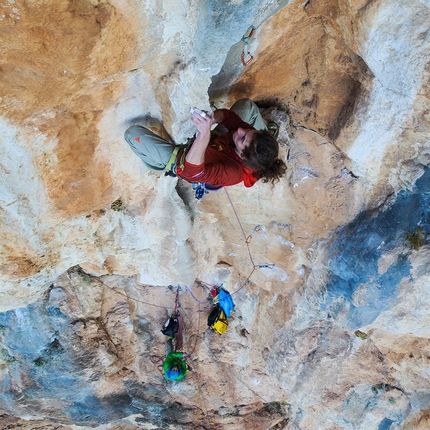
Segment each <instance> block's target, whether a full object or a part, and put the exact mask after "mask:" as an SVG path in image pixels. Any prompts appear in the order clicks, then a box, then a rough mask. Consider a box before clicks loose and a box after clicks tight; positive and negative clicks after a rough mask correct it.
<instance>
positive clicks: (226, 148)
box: [176, 109, 258, 187]
mask: <svg viewBox="0 0 430 430" xmlns="http://www.w3.org/2000/svg"><path fill="white" fill-rule="evenodd" d="M221 110H222V111H223V115H224V118H223V120H222V122H221V124H222V125H223V126H224V127H225V128H227V130H228V132H227V133H224V134H222V135H221V136H213V135H212V136H211V140H210V142H209V145H208V147H207V149H206V153H205V162H204V163H203V164H198V165H197V164H191V163H188V162H187V161H184V163H183V164H184V168H183V169H181V167H180V160H181V158H183V157H181V155H182V153H183V151H181V152H180V153H179V155H178V158H177V159H178V164H177V166H176V168H177V174H178V176H179V177H181V178H182V179H185V180H186V181H188V182H203V183H205V184H211V185H215V186H227V185H236V184H239V183H240V182H242V181H243V184H244V185H245V187H252V186H253V185H254V184H255V183H256V182H257V181H258V176H257V172H255V171H253V170H252V169H250V168H249V167H247V166H245V165H244V164H243V162H242V160H241V159H240V158H239V156H238V155H237V154H236V152H235V145H234V141H233V133H234V132H235V131H236V130H237V129H238V128H239V127H240V128H244V129H246V130H254V127H252V126H251V125H249V124H248V123H246V122H244V121H242V119H241V118H240V117H239V116H238V115H237V114H236V113H234V112H233V111H230V110H228V109H221Z"/></svg>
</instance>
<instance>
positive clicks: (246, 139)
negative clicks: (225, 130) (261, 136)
mask: <svg viewBox="0 0 430 430" xmlns="http://www.w3.org/2000/svg"><path fill="white" fill-rule="evenodd" d="M255 133H257V130H246V129H243V128H240V127H239V128H238V129H237V130H236V131H235V132H234V133H233V142H234V146H235V147H236V148H235V151H236V154H237V155H238V156H239V157H240V158H242V152H243V150H244V149H245V148H247V147H248V146H249V144H250V143H251V142H252V139H253V137H254V134H255Z"/></svg>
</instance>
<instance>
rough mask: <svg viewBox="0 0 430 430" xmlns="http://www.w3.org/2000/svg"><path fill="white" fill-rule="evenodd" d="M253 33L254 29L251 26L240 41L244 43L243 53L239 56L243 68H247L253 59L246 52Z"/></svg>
mask: <svg viewBox="0 0 430 430" xmlns="http://www.w3.org/2000/svg"><path fill="white" fill-rule="evenodd" d="M254 32H255V27H254V26H253V25H251V26H250V27H249V28H248V30H247V31H246V33H245V34H244V35H243V36H242V39H241V40H242V42H243V43H244V46H243V52H242V55H241V59H242V64H243V65H244V66H247V65H248V64H249V63H250V62H251V61H252V60H253V59H254V57H253V56H252V55H251V53H250V52H249V50H248V43H249V39H250V38H251V37H252V36H253V35H254Z"/></svg>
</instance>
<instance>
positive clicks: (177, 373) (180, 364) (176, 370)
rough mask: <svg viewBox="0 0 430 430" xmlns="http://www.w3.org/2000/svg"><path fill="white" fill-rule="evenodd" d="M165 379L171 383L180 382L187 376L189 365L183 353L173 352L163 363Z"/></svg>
mask: <svg viewBox="0 0 430 430" xmlns="http://www.w3.org/2000/svg"><path fill="white" fill-rule="evenodd" d="M163 373H164V377H165V378H166V379H167V380H169V381H179V380H180V379H182V378H183V377H184V376H185V375H186V374H187V363H186V361H185V360H184V353H183V352H171V353H170V354H169V355H168V356H167V357H166V360H165V361H164V363H163Z"/></svg>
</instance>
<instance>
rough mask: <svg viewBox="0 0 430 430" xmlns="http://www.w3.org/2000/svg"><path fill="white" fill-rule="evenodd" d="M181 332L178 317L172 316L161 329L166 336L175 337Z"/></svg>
mask: <svg viewBox="0 0 430 430" xmlns="http://www.w3.org/2000/svg"><path fill="white" fill-rule="evenodd" d="M178 330H179V321H178V318H177V317H176V316H173V315H172V316H171V317H170V318H169V319H168V320H167V321H166V322H165V323H164V326H163V328H162V329H161V333H163V334H164V335H166V336H174V335H175V334H176V333H177V332H178Z"/></svg>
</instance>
